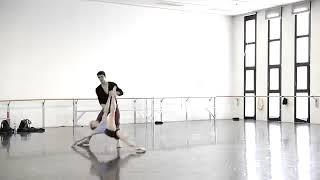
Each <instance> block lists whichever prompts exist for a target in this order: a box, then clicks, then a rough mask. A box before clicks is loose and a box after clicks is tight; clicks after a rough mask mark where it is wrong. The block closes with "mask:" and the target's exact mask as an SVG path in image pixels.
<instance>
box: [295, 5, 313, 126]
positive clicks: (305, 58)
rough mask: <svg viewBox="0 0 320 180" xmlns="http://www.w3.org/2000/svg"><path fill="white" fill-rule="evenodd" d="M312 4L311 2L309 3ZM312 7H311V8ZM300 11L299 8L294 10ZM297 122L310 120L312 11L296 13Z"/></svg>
mask: <svg viewBox="0 0 320 180" xmlns="http://www.w3.org/2000/svg"><path fill="white" fill-rule="evenodd" d="M309 6H310V4H309ZM309 9H310V8H309ZM293 12H298V10H293ZM294 16H295V91H294V93H295V96H304V97H296V98H295V122H310V98H309V97H308V96H310V25H311V24H310V11H309V10H308V11H302V12H300V13H296V14H295V15H294Z"/></svg>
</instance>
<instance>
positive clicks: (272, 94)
mask: <svg viewBox="0 0 320 180" xmlns="http://www.w3.org/2000/svg"><path fill="white" fill-rule="evenodd" d="M268 15H269V16H271V15H273V16H271V17H268V16H266V18H267V19H268V95H269V97H268V119H269V120H275V121H280V120H281V98H280V96H281V49H282V41H281V38H282V19H281V8H280V9H276V10H274V11H270V12H269V14H268Z"/></svg>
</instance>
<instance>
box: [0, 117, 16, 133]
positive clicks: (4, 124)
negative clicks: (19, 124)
mask: <svg viewBox="0 0 320 180" xmlns="http://www.w3.org/2000/svg"><path fill="white" fill-rule="evenodd" d="M13 132H14V130H13V129H12V128H11V127H10V125H9V123H8V121H7V120H3V121H2V122H1V127H0V133H2V134H3V133H13Z"/></svg>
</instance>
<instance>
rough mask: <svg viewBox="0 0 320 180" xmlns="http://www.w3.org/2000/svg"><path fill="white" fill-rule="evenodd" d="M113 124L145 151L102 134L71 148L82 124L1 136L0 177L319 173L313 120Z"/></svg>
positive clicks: (232, 179) (138, 178) (156, 179)
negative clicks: (118, 144) (86, 145)
mask: <svg viewBox="0 0 320 180" xmlns="http://www.w3.org/2000/svg"><path fill="white" fill-rule="evenodd" d="M153 127H154V128H153ZM121 129H122V130H123V131H125V132H127V133H128V134H129V135H130V137H131V140H134V141H136V142H137V144H139V145H142V146H145V147H146V148H147V150H148V151H147V153H146V154H143V155H138V154H136V153H135V152H134V151H133V150H131V149H129V148H126V147H123V148H120V149H118V150H117V149H116V148H115V147H116V142H115V141H114V140H113V139H110V138H108V137H106V136H104V135H98V136H96V137H94V138H93V139H92V141H91V144H90V148H89V149H88V148H81V147H77V148H74V149H72V148H71V147H70V145H71V144H72V142H73V141H74V140H75V139H79V138H81V137H82V136H85V135H87V134H88V133H89V132H90V130H89V129H88V128H87V127H83V128H81V127H79V128H75V129H73V128H71V127H64V128H47V129H46V132H45V133H42V134H37V133H35V134H23V135H18V134H17V135H12V136H1V145H0V179H1V180H7V179H8V180H9V179H10V180H12V179H23V180H26V179H30V180H31V179H52V180H56V179H68V180H73V179H77V180H78V179H117V180H119V179H122V180H130V179H133V180H144V179H146V180H147V179H148V180H150V179H152V180H163V179H174V180H180V179H181V180H191V179H192V180H194V179H201V180H206V179H208V180H209V179H210V180H212V179H219V180H223V179H228V180H237V179H240V180H242V179H248V180H257V179H275V180H284V179H292V180H295V179H300V180H308V179H312V180H313V179H314V180H316V179H320V173H319V172H320V170H319V169H320V153H319V152H320V137H319V133H318V132H320V131H319V130H320V126H319V125H308V124H296V125H295V124H292V123H268V122H264V121H257V122H255V121H236V122H235V121H232V120H217V121H216V122H214V121H189V122H170V123H164V124H163V125H160V126H152V125H150V124H148V125H146V124H136V125H133V124H124V125H121Z"/></svg>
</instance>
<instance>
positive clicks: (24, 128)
mask: <svg viewBox="0 0 320 180" xmlns="http://www.w3.org/2000/svg"><path fill="white" fill-rule="evenodd" d="M31 123H32V122H31V121H30V120H29V119H23V120H21V122H20V125H19V128H18V130H17V131H18V133H24V132H40V133H42V132H44V131H45V130H44V129H43V128H34V127H30V124H31Z"/></svg>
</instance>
